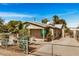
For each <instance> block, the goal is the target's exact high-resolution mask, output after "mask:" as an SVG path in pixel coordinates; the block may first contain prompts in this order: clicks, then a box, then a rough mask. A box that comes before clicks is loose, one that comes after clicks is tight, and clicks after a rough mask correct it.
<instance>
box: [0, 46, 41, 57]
mask: <svg viewBox="0 0 79 59" xmlns="http://www.w3.org/2000/svg"><path fill="white" fill-rule="evenodd" d="M39 46H40V45H29V54H28V55H31V53H32V52H34V51H35V50H36V48H38V47H39ZM28 55H27V54H24V51H23V50H21V49H20V48H19V47H18V46H8V48H5V47H2V46H0V56H28Z"/></svg>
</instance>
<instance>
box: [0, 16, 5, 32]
mask: <svg viewBox="0 0 79 59" xmlns="http://www.w3.org/2000/svg"><path fill="white" fill-rule="evenodd" d="M3 30H4V20H3V19H2V18H1V17H0V33H1V32H3Z"/></svg>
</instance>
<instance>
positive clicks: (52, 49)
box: [52, 44, 53, 56]
mask: <svg viewBox="0 0 79 59" xmlns="http://www.w3.org/2000/svg"><path fill="white" fill-rule="evenodd" d="M52 56H53V44H52Z"/></svg>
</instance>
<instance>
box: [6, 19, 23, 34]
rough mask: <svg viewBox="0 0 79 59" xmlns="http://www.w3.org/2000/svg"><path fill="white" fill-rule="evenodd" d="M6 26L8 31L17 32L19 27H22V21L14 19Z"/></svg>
mask: <svg viewBox="0 0 79 59" xmlns="http://www.w3.org/2000/svg"><path fill="white" fill-rule="evenodd" d="M7 28H8V30H9V31H10V32H14V33H16V32H18V31H19V30H20V29H22V22H21V21H16V20H11V21H10V22H8V24H7Z"/></svg>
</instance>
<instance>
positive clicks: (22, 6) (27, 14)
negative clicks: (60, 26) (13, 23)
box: [0, 3, 79, 27]
mask: <svg viewBox="0 0 79 59" xmlns="http://www.w3.org/2000/svg"><path fill="white" fill-rule="evenodd" d="M54 15H58V16H59V17H60V18H63V19H65V20H66V22H67V23H68V26H69V27H76V26H78V25H79V4H77V3H72V4H71V3H63V4H62V3H35V4H34V3H19V4H18V3H14V4H11V3H0V17H2V18H3V19H5V22H8V21H10V20H22V21H34V20H33V18H34V17H35V18H36V22H40V21H41V19H43V18H48V20H49V21H51V20H52V16H54Z"/></svg>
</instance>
